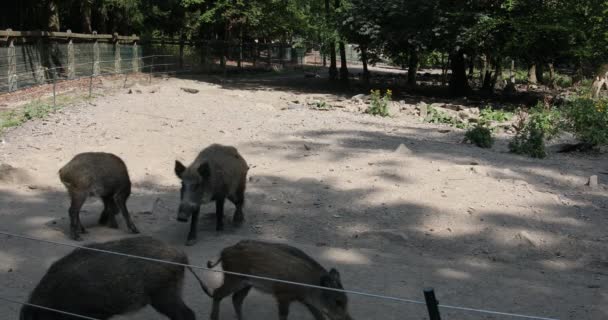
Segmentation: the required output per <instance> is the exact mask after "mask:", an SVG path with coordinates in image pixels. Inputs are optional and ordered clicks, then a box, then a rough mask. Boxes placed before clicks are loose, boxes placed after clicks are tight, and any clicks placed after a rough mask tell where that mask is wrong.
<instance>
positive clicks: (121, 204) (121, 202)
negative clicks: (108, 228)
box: [110, 190, 139, 233]
mask: <svg viewBox="0 0 608 320" xmlns="http://www.w3.org/2000/svg"><path fill="white" fill-rule="evenodd" d="M130 194H131V192H130V191H129V190H127V191H122V192H118V193H116V194H115V195H114V202H115V203H116V205H117V206H118V209H120V212H121V213H122V216H123V218H124V219H125V222H126V223H127V228H129V230H131V232H132V233H139V230H137V227H136V226H135V224H134V223H133V220H131V216H130V215H129V210H127V199H128V198H129V195H130ZM110 219H111V218H110Z"/></svg>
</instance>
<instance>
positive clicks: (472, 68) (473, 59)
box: [469, 56, 475, 80]
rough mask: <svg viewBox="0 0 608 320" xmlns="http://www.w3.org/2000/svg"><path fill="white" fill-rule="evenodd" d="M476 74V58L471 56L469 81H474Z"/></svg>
mask: <svg viewBox="0 0 608 320" xmlns="http://www.w3.org/2000/svg"><path fill="white" fill-rule="evenodd" d="M474 73H475V56H471V59H470V60H469V79H471V80H472V79H473V77H474V76H475V75H474Z"/></svg>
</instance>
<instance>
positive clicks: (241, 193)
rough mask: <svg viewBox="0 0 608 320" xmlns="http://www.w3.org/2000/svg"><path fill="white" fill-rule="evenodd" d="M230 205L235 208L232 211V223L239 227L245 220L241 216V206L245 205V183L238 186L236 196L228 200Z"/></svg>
mask: <svg viewBox="0 0 608 320" xmlns="http://www.w3.org/2000/svg"><path fill="white" fill-rule="evenodd" d="M230 201H232V203H234V205H235V206H236V210H234V216H233V217H232V223H233V224H234V225H236V226H239V225H241V224H242V223H243V221H244V220H245V217H244V215H243V205H244V204H245V181H242V182H241V184H240V185H239V187H238V189H237V191H236V195H235V196H234V197H233V198H232V199H230Z"/></svg>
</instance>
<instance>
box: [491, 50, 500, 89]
mask: <svg viewBox="0 0 608 320" xmlns="http://www.w3.org/2000/svg"><path fill="white" fill-rule="evenodd" d="M501 80H502V61H501V59H500V58H497V59H496V61H495V64H494V77H492V81H491V83H490V88H489V89H490V90H489V92H490V93H493V92H494V89H495V88H496V84H497V83H498V82H499V81H501Z"/></svg>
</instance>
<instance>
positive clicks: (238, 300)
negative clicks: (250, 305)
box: [232, 286, 251, 320]
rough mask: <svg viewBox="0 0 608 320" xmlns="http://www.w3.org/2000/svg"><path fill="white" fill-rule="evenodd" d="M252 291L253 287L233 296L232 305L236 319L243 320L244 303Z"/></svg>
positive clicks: (248, 287)
mask: <svg viewBox="0 0 608 320" xmlns="http://www.w3.org/2000/svg"><path fill="white" fill-rule="evenodd" d="M250 290H251V286H247V287H245V288H243V289H241V290H239V291H237V292H235V293H234V294H233V295H232V305H233V306H234V311H235V312H236V317H237V319H238V320H242V319H243V301H244V300H245V297H247V294H249V291H250Z"/></svg>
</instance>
